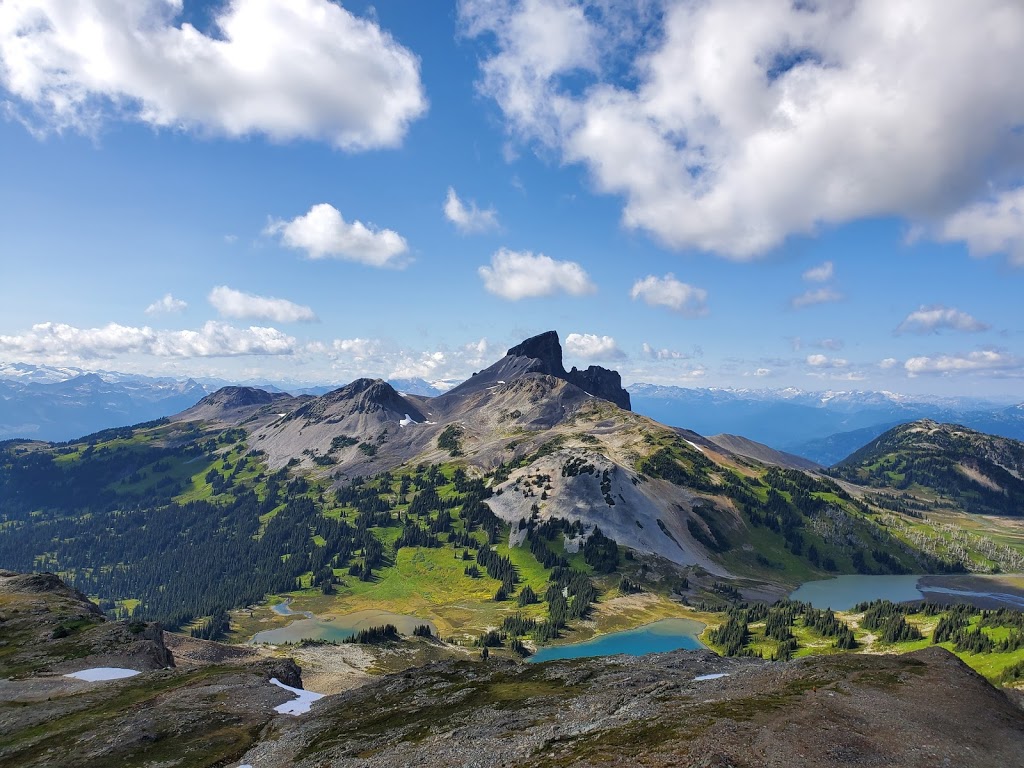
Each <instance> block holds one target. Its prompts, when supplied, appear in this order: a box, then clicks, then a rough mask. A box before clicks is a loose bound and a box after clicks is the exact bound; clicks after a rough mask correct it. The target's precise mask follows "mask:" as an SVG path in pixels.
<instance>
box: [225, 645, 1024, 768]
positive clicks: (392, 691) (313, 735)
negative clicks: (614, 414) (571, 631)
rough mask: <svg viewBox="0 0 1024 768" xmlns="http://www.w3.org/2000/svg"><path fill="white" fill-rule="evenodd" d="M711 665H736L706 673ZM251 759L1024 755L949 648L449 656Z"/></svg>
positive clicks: (1012, 726) (1023, 733) (711, 761)
mask: <svg viewBox="0 0 1024 768" xmlns="http://www.w3.org/2000/svg"><path fill="white" fill-rule="evenodd" d="M704 675H727V676H726V677H718V678H713V679H704V680H701V679H697V678H699V677H700V676H704ZM268 735H269V734H268ZM244 760H245V761H246V762H248V763H250V764H252V765H254V766H258V768H284V766H300V767H307V766H308V767H309V768H312V767H313V766H326V765H330V766H335V767H336V768H342V767H347V766H353V767H355V766H360V767H364V766H365V767H367V768H369V767H372V766H381V767H384V766H387V767H389V768H390V767H391V766H396V765H446V766H466V767H467V768H468V767H469V766H480V767H481V768H485V767H486V768H490V767H493V766H598V765H645V766H668V765H675V766H707V767H708V768H711V767H714V768H726V766H731V767H732V768H755V766H756V767H757V768H762V766H772V767H775V766H778V767H779V768H783V767H784V766H786V767H788V766H806V767H807V768H818V767H820V768H825V767H826V766H828V767H830V768H831V767H832V766H838V765H857V766H887V767H901V766H907V767H908V768H909V767H910V766H914V767H915V768H924V766H941V765H957V766H979V768H980V767H982V766H984V767H986V768H988V767H990V766H996V765H1020V764H1021V763H1022V761H1024V713H1022V712H1021V710H1020V709H1018V708H1016V707H1015V706H1014V704H1013V703H1012V702H1011V701H1010V700H1009V699H1008V698H1007V697H1006V695H1004V694H1003V693H1002V692H1000V691H997V690H996V689H995V688H993V687H992V686H991V685H989V684H988V683H987V682H986V681H985V680H984V679H982V678H981V677H979V676H977V675H976V674H975V673H974V672H972V671H971V670H970V669H968V668H967V667H966V666H965V665H963V664H962V663H961V662H960V661H959V660H957V659H956V658H955V657H954V656H953V655H952V654H949V653H948V652H946V651H944V650H941V649H929V650H927V651H921V652H917V653H913V654H908V655H906V656H899V657H893V656H865V655H842V656H826V657H814V658H809V659H805V660H802V661H797V662H790V663H771V662H764V661H761V660H752V659H745V660H739V659H721V658H718V657H717V656H715V655H713V654H711V653H708V652H688V651H676V652H673V653H669V654H662V655H656V656H647V657H642V658H628V657H621V656H620V657H609V658H604V659H588V660H576V661H571V662H553V663H548V664H538V665H529V664H527V665H523V664H513V663H505V662H503V663H472V662H462V663H457V662H443V663H437V664H433V665H431V666H428V667H425V668H423V669H420V670H417V671H414V672H409V673H406V674H404V675H395V676H391V677H388V678H385V679H384V680H381V681H380V682H378V683H376V684H373V685H370V686H367V687H364V688H361V689H359V690H357V691H353V692H351V693H348V694H345V695H342V696H338V697H333V698H331V699H327V700H324V701H323V702H320V703H318V704H316V705H314V708H313V711H312V713H311V716H310V717H309V718H308V719H306V720H304V721H301V722H296V723H287V724H286V725H285V726H284V727H283V728H280V729H275V731H274V733H273V738H272V739H267V740H264V741H262V742H261V743H260V744H259V745H258V746H256V747H255V748H254V749H252V750H251V751H250V752H248V753H247V754H246V756H245V758H244Z"/></svg>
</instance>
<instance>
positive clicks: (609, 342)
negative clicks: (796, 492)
mask: <svg viewBox="0 0 1024 768" xmlns="http://www.w3.org/2000/svg"><path fill="white" fill-rule="evenodd" d="M189 25H193V26H189ZM1022 70H1024V8H1022V7H1021V6H1020V5H1019V3H1017V2H1014V0H1005V2H1001V1H999V0H986V1H985V2H968V1H967V0H963V2H956V1H954V2H950V3H946V4H943V5H942V6H941V8H937V7H936V6H935V4H934V3H930V2H923V1H921V2H916V1H914V0H900V2H892V3H884V4H883V3H873V2H851V3H849V4H848V5H846V6H843V9H840V8H839V6H838V5H837V6H830V7H829V8H826V9H824V10H818V11H814V10H810V9H808V8H806V7H797V8H794V7H793V6H792V5H791V4H790V3H788V2H763V3H762V2H759V3H753V4H751V3H749V2H744V0H720V1H717V2H701V3H696V2H686V1H684V0H678V1H677V0H664V2H658V1H657V0H642V1H641V0H638V1H636V2H632V3H620V2H616V1H615V0H596V1H595V2H590V3H575V2H570V1H569V0H523V2H513V1H512V0H508V1H507V2H506V1H505V0H502V1H501V2H483V1H482V0H467V1H466V2H462V3H456V4H450V5H442V4H441V3H436V4H435V3H429V4H428V3H408V2H383V3H376V4H373V5H370V4H368V3H344V4H338V3H330V2H328V0H251V1H247V0H237V2H235V3H233V4H225V3H197V2H190V1H189V0H185V1H184V3H183V4H181V3H175V2H172V0H144V1H143V0H132V1H130V0H123V2H121V0H118V2H113V3H100V2H98V0H80V1H79V2H76V3H67V2H60V1H59V0H42V1H38V0H37V1H35V2H27V0H8V1H7V2H5V3H4V4H3V7H0V103H2V104H3V110H2V114H3V115H4V118H5V119H3V120H0V166H2V168H3V173H2V174H0V232H2V233H3V235H2V238H0V263H2V273H0V274H2V277H3V279H2V281H0V360H5V361H15V360H21V361H27V362H34V363H48V364H70V365H77V366H82V367H86V368H96V369H109V370H130V371H138V372H143V373H149V374H160V373H169V374H175V375H216V376H221V377H226V378H235V379H240V380H242V379H259V380H277V381H284V382H289V381H294V382H308V383H341V382H345V381H348V380H350V379H351V378H354V377H355V376H358V375H374V376H385V377H407V376H418V377H423V378H425V379H427V380H430V381H434V380H438V379H451V378H459V377H464V376H466V375H468V374H469V373H471V372H472V371H473V370H476V369H478V368H480V367H482V366H483V365H485V364H489V363H490V362H492V361H493V360H495V359H497V358H498V357H500V356H501V354H503V352H504V350H505V349H506V348H507V347H508V346H510V345H511V344H514V343H516V342H517V341H518V340H520V339H521V338H523V337H524V336H526V335H530V334H533V333H535V332H539V331H542V330H547V329H549V328H554V329H557V330H558V331H559V332H560V334H561V336H562V340H563V345H564V346H565V347H566V350H567V353H568V356H569V360H568V362H570V363H575V364H580V365H586V364H589V363H591V362H598V363H601V364H603V365H607V366H611V367H615V368H617V369H619V370H620V371H622V373H623V378H624V380H625V381H626V382H634V381H648V382H658V383H666V384H679V385H683V386H739V387H773V388H774V387H789V386H794V387H800V388H802V389H815V390H816V389H889V390H894V391H902V392H912V393H936V394H974V395H992V396H997V395H998V396H1006V397H1013V396H1014V395H1016V394H1017V393H1019V392H1020V391H1021V380H1022V379H1021V376H1022V374H1024V337H1022V332H1024V327H1022V320H1024V313H1022V311H1021V302H1020V295H1021V288H1022V286H1024V187H1022V186H1021V184H1022V181H1024V130H1022V127H1024V84H1022V83H1021V81H1020V78H1019V77H1017V76H1016V75H1015V74H1013V73H1015V72H1019V71H1022ZM450 190H451V192H450ZM446 202H447V205H446ZM474 205H475V208H474ZM168 297H169V298H168Z"/></svg>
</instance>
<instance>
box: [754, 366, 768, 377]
mask: <svg viewBox="0 0 1024 768" xmlns="http://www.w3.org/2000/svg"><path fill="white" fill-rule="evenodd" d="M754 375H755V376H757V377H764V376H771V375H772V369H771V368H758V369H757V370H756V371H754Z"/></svg>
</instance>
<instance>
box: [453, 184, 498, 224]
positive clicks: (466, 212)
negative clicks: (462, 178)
mask: <svg viewBox="0 0 1024 768" xmlns="http://www.w3.org/2000/svg"><path fill="white" fill-rule="evenodd" d="M444 216H445V218H446V219H448V221H450V222H451V223H452V224H454V225H455V227H456V229H458V230H459V231H460V232H463V233H466V234H468V233H472V232H487V231H489V230H492V229H497V228H498V212H497V211H495V210H494V209H493V208H485V209H482V210H481V209H480V208H477V206H476V202H475V201H473V200H470V201H469V204H468V205H467V204H466V203H464V202H462V200H461V199H459V196H458V194H456V192H455V188H454V187H448V197H447V198H445V201H444Z"/></svg>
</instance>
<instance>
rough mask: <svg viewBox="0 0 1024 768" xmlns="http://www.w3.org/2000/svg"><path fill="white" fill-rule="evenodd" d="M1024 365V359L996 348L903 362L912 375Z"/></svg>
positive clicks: (1011, 367) (1011, 369) (1005, 368)
mask: <svg viewBox="0 0 1024 768" xmlns="http://www.w3.org/2000/svg"><path fill="white" fill-rule="evenodd" d="M1022 366H1024V360H1021V359H1020V358H1017V357H1014V356H1013V355H1009V354H1006V353H1005V352H1000V351H998V350H995V349H983V350H978V351H975V352H970V353H967V354H962V355H939V356H937V357H929V356H921V357H912V358H910V359H909V360H907V362H906V363H904V364H903V367H904V369H906V371H907V373H908V374H909V375H910V376H918V375H921V374H933V373H939V374H955V373H969V372H972V371H989V372H998V371H1003V372H1006V371H1015V370H1019V369H1020V368H1021V367H1022Z"/></svg>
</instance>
